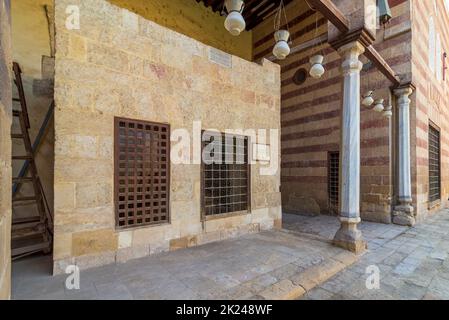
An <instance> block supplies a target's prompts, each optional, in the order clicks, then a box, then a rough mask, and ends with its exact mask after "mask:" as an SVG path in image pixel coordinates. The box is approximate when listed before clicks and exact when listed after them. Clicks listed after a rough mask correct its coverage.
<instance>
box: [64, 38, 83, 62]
mask: <svg viewBox="0 0 449 320" xmlns="http://www.w3.org/2000/svg"><path fill="white" fill-rule="evenodd" d="M86 52H87V51H86V39H85V38H83V37H80V36H78V35H75V34H71V35H70V38H69V52H68V57H69V58H72V59H75V60H79V61H86V57H87V56H86Z"/></svg>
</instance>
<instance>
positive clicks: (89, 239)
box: [72, 229, 118, 257]
mask: <svg viewBox="0 0 449 320" xmlns="http://www.w3.org/2000/svg"><path fill="white" fill-rule="evenodd" d="M117 247H118V243H117V234H116V233H115V232H114V231H113V230H109V229H103V230H94V231H84V232H77V233H74V234H73V236H72V254H73V256H75V257H77V256H82V255H86V254H94V253H101V252H105V251H115V250H117Z"/></svg>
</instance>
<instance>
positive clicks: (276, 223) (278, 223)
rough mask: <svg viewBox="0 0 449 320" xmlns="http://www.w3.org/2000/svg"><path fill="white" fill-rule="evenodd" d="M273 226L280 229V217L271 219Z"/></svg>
mask: <svg viewBox="0 0 449 320" xmlns="http://www.w3.org/2000/svg"><path fill="white" fill-rule="evenodd" d="M273 228H274V229H277V230H280V229H282V219H275V220H274V221H273Z"/></svg>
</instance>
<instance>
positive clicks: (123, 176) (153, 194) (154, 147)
mask: <svg viewBox="0 0 449 320" xmlns="http://www.w3.org/2000/svg"><path fill="white" fill-rule="evenodd" d="M114 150H115V153H114V158H115V159H114V160H115V166H114V178H115V192H114V196H115V212H116V226H117V227H118V228H130V227H137V226H143V225H151V224H160V223H167V222H169V219H170V215H169V214H170V213H169V191H170V162H169V155H170V126H169V125H168V124H160V123H152V122H146V121H139V120H130V119H123V118H115V145H114Z"/></svg>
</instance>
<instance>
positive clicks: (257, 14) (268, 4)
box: [196, 0, 293, 30]
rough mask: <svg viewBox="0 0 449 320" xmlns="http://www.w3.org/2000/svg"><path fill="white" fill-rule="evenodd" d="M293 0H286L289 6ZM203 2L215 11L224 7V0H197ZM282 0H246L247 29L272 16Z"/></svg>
mask: <svg viewBox="0 0 449 320" xmlns="http://www.w3.org/2000/svg"><path fill="white" fill-rule="evenodd" d="M292 1H293V0H284V5H285V6H287V5H288V4H289V3H290V2H292ZM196 2H202V3H204V5H205V6H206V7H210V8H212V10H213V11H214V12H221V11H222V10H223V9H224V0H196ZM280 3H281V0H246V1H245V9H244V10H243V17H244V18H245V21H246V30H251V29H253V28H254V27H256V26H257V25H258V24H259V23H261V22H262V21H264V20H265V19H267V18H269V17H271V16H272V15H273V14H275V13H276V10H277V9H278V8H279V5H280Z"/></svg>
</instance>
